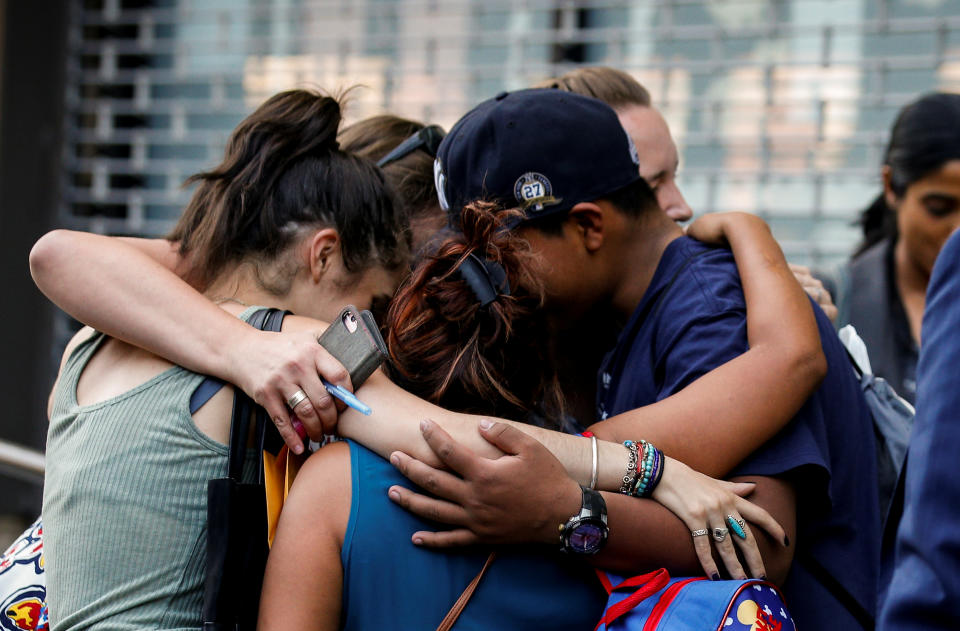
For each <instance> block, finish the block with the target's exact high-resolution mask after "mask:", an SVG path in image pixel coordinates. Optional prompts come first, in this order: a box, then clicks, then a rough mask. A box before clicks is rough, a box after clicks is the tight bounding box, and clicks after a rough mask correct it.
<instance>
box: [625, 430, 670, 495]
mask: <svg viewBox="0 0 960 631" xmlns="http://www.w3.org/2000/svg"><path fill="white" fill-rule="evenodd" d="M638 451H639V452H640V455H639V457H638V458H637V461H636V464H635V472H634V473H635V475H634V476H633V480H632V483H631V484H630V485H629V486H626V485H625V486H626V490H623V487H621V493H624V494H626V495H632V496H634V497H650V496H651V495H652V494H653V491H654V489H656V488H657V485H658V484H659V483H660V479H661V478H662V477H663V463H664V455H663V452H662V451H660V450H659V449H657V448H656V447H654V446H653V445H652V444H650V443H648V442H647V441H645V440H641V441H640V449H639V450H638ZM624 479H625V480H626V476H625V477H624Z"/></svg>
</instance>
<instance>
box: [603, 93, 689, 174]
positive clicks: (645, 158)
mask: <svg viewBox="0 0 960 631" xmlns="http://www.w3.org/2000/svg"><path fill="white" fill-rule="evenodd" d="M617 117H618V118H619V119H620V124H621V125H623V128H624V129H625V130H626V131H627V134H628V135H629V136H630V138H632V139H633V144H634V145H636V147H637V152H638V153H639V154H640V168H641V170H643V171H654V172H655V171H659V170H660V169H673V167H674V165H675V164H676V161H677V146H676V144H674V142H673V138H672V137H671V136H670V129H669V128H668V127H667V122H666V121H665V120H664V119H663V116H661V115H660V112H658V111H657V110H655V109H654V108H652V107H643V106H640V105H632V106H628V107H625V108H621V109H618V110H617Z"/></svg>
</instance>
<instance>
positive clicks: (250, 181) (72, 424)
mask: <svg viewBox="0 0 960 631" xmlns="http://www.w3.org/2000/svg"><path fill="white" fill-rule="evenodd" d="M339 124H340V105H339V103H337V101H336V100H335V99H333V98H331V97H328V96H321V95H318V94H314V93H311V92H306V91H303V90H295V91H291V92H284V93H281V94H278V95H276V96H274V97H272V98H271V99H269V100H268V101H267V102H266V103H264V104H263V105H262V106H261V107H260V108H258V109H257V110H256V111H255V112H254V113H253V114H251V115H250V116H249V117H248V118H247V119H246V120H244V121H243V122H242V123H241V124H240V126H239V127H237V129H236V130H235V131H234V132H233V134H232V136H231V138H230V142H229V143H228V145H227V149H226V155H225V157H224V160H223V162H222V163H221V164H220V165H219V166H217V167H216V168H214V169H212V170H210V171H208V172H205V173H201V174H199V175H197V176H195V177H194V178H192V180H193V181H196V182H198V183H199V186H198V187H197V190H196V192H195V194H194V196H193V198H192V200H191V202H190V204H189V206H188V207H187V209H186V212H185V213H184V215H183V217H182V218H181V220H180V222H179V223H178V224H177V226H176V227H175V228H174V230H173V233H172V235H171V239H172V241H171V242H170V243H169V244H168V245H167V246H166V247H167V249H168V256H176V255H179V259H180V261H181V263H180V265H181V266H182V267H183V271H184V272H185V277H187V278H189V279H191V281H192V282H193V283H194V285H195V287H197V288H198V289H199V290H200V291H202V292H203V293H204V295H205V296H206V298H207V300H208V301H209V303H208V304H209V305H210V306H211V307H212V308H214V309H217V307H216V306H214V305H215V304H220V305H221V306H222V308H223V309H224V310H226V311H228V312H229V313H231V314H233V315H234V316H238V318H237V319H236V322H237V323H238V324H239V326H241V327H243V328H247V327H246V326H245V325H244V324H242V322H241V321H242V320H246V319H247V318H249V317H250V316H252V315H253V313H254V312H255V311H256V309H255V308H254V307H252V306H251V305H265V306H272V307H277V308H280V309H287V310H292V311H296V312H297V313H299V314H303V315H305V316H308V317H314V318H325V319H328V320H329V319H331V318H332V317H334V316H336V314H337V313H338V312H339V310H340V308H341V307H342V305H343V304H345V303H348V302H354V303H357V304H360V305H367V304H369V302H370V300H371V296H372V295H375V294H386V295H392V293H393V291H394V290H395V288H396V282H397V277H398V272H399V270H402V269H405V268H406V264H407V260H408V247H407V244H406V243H405V241H404V240H403V235H405V231H404V230H403V224H402V218H401V216H400V214H399V213H398V212H397V210H396V209H395V208H394V205H393V202H392V196H391V194H390V191H389V189H388V187H387V184H386V182H385V181H384V178H383V174H382V173H381V172H380V170H379V169H378V168H377V167H376V166H375V165H374V164H373V163H372V162H370V161H368V160H365V159H362V158H359V157H357V156H354V155H352V154H348V153H344V152H342V151H340V150H339V148H338V146H337V141H336V134H337V129H338V127H339ZM174 252H175V253H176V254H174ZM166 298H170V297H166ZM134 299H135V297H134ZM173 300H176V297H175V296H174V297H173ZM290 320H291V321H290V322H289V323H285V326H288V327H294V328H296V326H297V324H298V323H297V321H296V320H295V319H290ZM182 326H184V327H187V328H192V327H193V326H196V324H195V323H194V322H192V321H190V320H189V319H187V320H186V321H185V322H183V323H182ZM300 326H301V328H303V329H313V330H315V329H316V323H315V321H308V324H303V323H300ZM270 335H273V336H276V335H277V334H275V333H272V334H270ZM301 335H302V336H305V337H307V338H308V339H309V340H311V343H312V344H313V345H314V346H316V343H315V340H316V334H315V333H302V334H301ZM317 348H319V346H317ZM315 358H316V361H315V362H314V364H313V365H311V366H310V370H309V371H304V373H303V374H304V380H303V381H302V382H301V383H300V385H299V387H300V388H301V389H303V390H309V391H310V392H311V394H312V395H313V396H314V398H315V400H316V399H317V398H319V397H320V396H323V395H325V391H324V390H323V389H322V386H321V384H320V382H319V379H320V377H319V375H323V376H325V377H326V378H327V379H328V380H329V381H331V382H334V383H338V384H340V385H342V386H344V387H350V383H349V378H348V377H347V375H346V373H345V371H344V370H343V368H342V367H341V366H340V365H339V364H338V363H337V362H336V361H335V360H333V359H332V358H331V357H329V356H322V355H319V354H318V355H316V356H315ZM318 393H323V395H318ZM290 394H293V393H292V392H291V393H290ZM232 401H233V388H232V386H229V385H227V386H224V384H223V383H222V382H219V381H215V380H210V379H209V378H205V377H204V375H202V374H198V373H196V372H191V371H189V370H187V369H186V368H183V367H181V366H178V365H175V364H173V363H170V362H168V361H166V360H164V359H162V358H161V357H159V356H157V355H153V354H151V353H149V352H147V351H144V350H141V349H139V348H136V347H134V346H130V345H128V344H126V343H124V342H123V341H121V340H120V339H116V338H110V337H107V336H105V335H104V334H102V333H99V332H96V331H93V330H91V329H89V328H85V329H83V330H81V331H80V332H79V333H78V334H77V335H76V336H75V337H74V338H73V340H72V341H71V342H70V344H69V345H68V346H67V348H66V350H65V351H64V355H63V364H62V367H61V371H60V375H59V377H58V380H57V384H56V386H55V388H54V392H53V394H52V395H51V401H50V410H49V415H50V429H49V435H48V440H47V469H46V479H45V483H44V500H43V526H44V528H43V529H44V531H45V532H44V542H43V543H44V554H45V558H46V560H47V563H46V568H47V572H46V583H47V592H46V593H47V603H48V605H49V615H50V622H51V627H52V628H60V629H70V628H89V629H148V628H149V629H187V628H199V627H200V625H201V616H200V614H201V611H200V608H201V600H202V598H201V596H202V591H203V577H204V550H205V542H206V525H207V523H206V522H207V481H208V480H212V479H215V478H220V477H223V474H224V472H225V470H226V463H227V453H228V449H227V446H226V443H227V441H228V437H229V431H230V419H231V407H232ZM307 405H309V402H307ZM331 409H332V406H331ZM295 411H296V413H297V414H298V415H302V416H304V417H305V415H306V412H307V410H306V406H302V405H299V404H297V407H296V408H295ZM283 420H284V421H287V422H288V421H289V417H287V418H284V419H283Z"/></svg>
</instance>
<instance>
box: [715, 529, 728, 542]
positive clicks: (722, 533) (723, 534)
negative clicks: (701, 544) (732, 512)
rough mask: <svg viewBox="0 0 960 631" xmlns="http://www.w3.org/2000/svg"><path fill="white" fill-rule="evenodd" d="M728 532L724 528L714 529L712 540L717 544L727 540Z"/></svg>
mask: <svg viewBox="0 0 960 631" xmlns="http://www.w3.org/2000/svg"><path fill="white" fill-rule="evenodd" d="M728 532H730V531H729V530H727V529H726V528H714V529H713V540H714V541H716V542H717V543H720V542H721V541H723V540H724V539H726V538H727V533H728Z"/></svg>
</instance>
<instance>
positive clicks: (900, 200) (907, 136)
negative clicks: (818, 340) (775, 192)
mask: <svg viewBox="0 0 960 631" xmlns="http://www.w3.org/2000/svg"><path fill="white" fill-rule="evenodd" d="M882 175H883V192H882V193H881V194H880V195H879V196H878V197H877V199H876V200H875V201H874V202H873V204H872V205H871V206H870V207H869V208H868V209H867V210H865V211H864V212H863V215H862V218H861V223H862V225H863V229H864V236H865V240H864V243H863V245H861V247H860V248H859V250H858V251H857V253H856V254H855V255H854V257H853V260H852V261H851V262H850V265H849V267H848V270H847V272H848V273H847V274H846V278H845V279H844V280H845V288H844V289H843V290H842V291H841V292H840V296H839V298H840V302H839V307H840V316H839V322H838V323H839V324H840V325H844V324H853V325H854V326H855V327H856V328H857V332H858V333H859V334H860V336H861V337H862V338H863V339H864V341H865V342H866V343H867V348H868V349H869V351H870V361H871V364H872V368H873V372H874V374H875V375H877V376H880V377H883V378H884V379H886V380H887V381H888V382H889V383H890V384H891V385H892V386H893V388H894V390H896V391H897V393H898V394H900V395H901V396H902V397H904V398H905V399H907V400H908V401H910V402H911V403H913V402H914V398H915V396H916V388H917V384H916V369H917V349H918V348H919V344H920V322H921V318H922V316H923V308H924V296H925V294H926V291H927V284H928V283H929V282H930V273H931V270H932V269H933V263H934V261H935V260H936V258H937V254H938V253H939V252H940V249H941V248H942V247H943V244H944V242H945V241H946V240H947V237H948V236H949V235H950V233H952V232H953V230H954V229H955V228H956V227H957V226H958V225H960V94H945V93H935V94H929V95H926V96H924V97H921V98H920V99H918V100H916V101H914V102H913V103H911V104H909V105H907V106H906V107H904V108H903V109H902V110H901V111H900V114H899V115H898V116H897V120H896V122H895V123H894V125H893V129H892V130H891V133H890V144H889V145H888V146H887V151H886V154H885V156H884V161H883V170H882Z"/></svg>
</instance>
